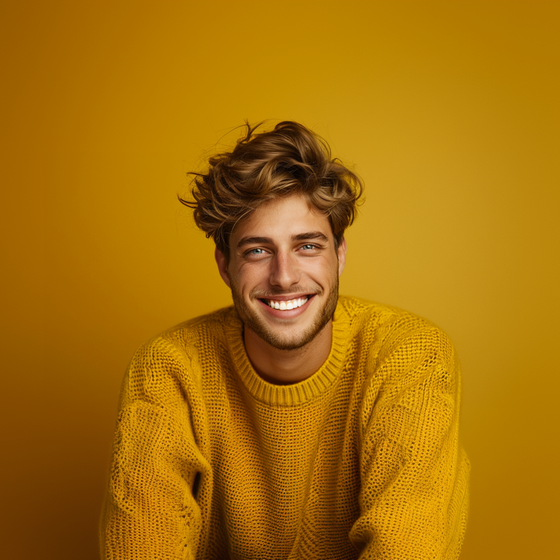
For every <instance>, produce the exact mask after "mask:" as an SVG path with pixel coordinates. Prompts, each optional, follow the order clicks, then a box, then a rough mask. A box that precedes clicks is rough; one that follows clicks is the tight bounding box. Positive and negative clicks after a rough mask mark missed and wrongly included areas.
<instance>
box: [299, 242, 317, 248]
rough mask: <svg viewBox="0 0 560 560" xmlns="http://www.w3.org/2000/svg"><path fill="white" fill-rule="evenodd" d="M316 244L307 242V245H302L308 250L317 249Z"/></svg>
mask: <svg viewBox="0 0 560 560" xmlns="http://www.w3.org/2000/svg"><path fill="white" fill-rule="evenodd" d="M315 248H316V247H315V245H312V244H311V243H306V244H305V245H303V246H302V249H306V250H310V249H315Z"/></svg>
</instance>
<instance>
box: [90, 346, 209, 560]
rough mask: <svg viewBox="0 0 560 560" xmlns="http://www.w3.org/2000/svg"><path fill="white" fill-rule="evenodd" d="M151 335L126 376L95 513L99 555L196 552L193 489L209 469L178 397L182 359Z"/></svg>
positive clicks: (199, 515) (122, 558)
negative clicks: (105, 484) (99, 512)
mask: <svg viewBox="0 0 560 560" xmlns="http://www.w3.org/2000/svg"><path fill="white" fill-rule="evenodd" d="M170 346H171V345H170V344H169V343H166V342H165V341H161V340H160V341H156V342H155V343H152V344H151V345H149V346H147V347H144V348H142V349H141V350H140V351H139V352H138V353H137V354H136V356H135V357H134V359H133V361H132V363H131V365H130V368H129V370H128V373H127V376H126V377H125V381H124V386H123V392H122V397H121V410H120V414H119V417H118V421H117V430H116V435H115V441H114V447H113V458H112V466H111V472H110V480H109V489H108V492H107V496H106V499H105V506H104V512H103V516H102V519H101V532H100V540H101V557H102V558H103V559H104V560H105V559H107V560H108V559H119V560H127V559H137V558H162V559H163V558H165V559H179V558H180V559H190V558H195V556H196V552H197V549H198V547H199V540H200V534H201V526H202V522H203V521H202V519H203V512H202V511H201V507H200V506H199V504H198V503H197V500H196V499H195V498H196V496H194V495H193V491H192V489H193V485H194V484H195V479H196V478H197V473H200V472H203V471H208V470H209V469H208V464H207V462H206V461H205V460H204V458H203V457H202V455H201V453H200V451H199V449H198V446H197V445H196V442H195V437H194V434H193V428H192V422H191V414H190V410H189V403H187V402H185V396H184V395H185V393H186V394H188V393H189V391H188V390H187V391H185V383H184V379H185V372H186V363H187V362H186V360H184V359H182V358H181V356H180V355H179V354H178V353H177V352H175V353H173V352H172V351H170V349H169V347H170Z"/></svg>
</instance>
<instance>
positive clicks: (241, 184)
mask: <svg viewBox="0 0 560 560" xmlns="http://www.w3.org/2000/svg"><path fill="white" fill-rule="evenodd" d="M261 124H262V123H260V124H258V125H256V126H250V124H249V123H248V122H247V123H246V132H245V134H244V136H243V137H242V138H241V139H240V140H238V142H237V144H236V146H235V148H234V149H233V150H232V151H231V152H225V153H221V154H217V155H215V156H213V157H211V158H209V160H208V164H209V166H208V170H207V171H206V172H205V173H196V172H192V173H189V175H193V176H194V179H193V186H192V189H191V194H192V199H191V200H187V199H184V198H181V197H179V200H180V202H181V203H182V204H184V205H185V206H188V207H189V208H192V209H194V220H195V222H196V225H197V226H198V227H199V228H200V229H201V230H202V231H204V232H205V234H206V237H212V238H213V239H214V242H215V243H216V246H217V248H218V249H219V250H220V251H221V252H222V253H223V254H224V255H225V257H226V259H229V237H230V235H231V232H232V231H233V229H234V227H235V225H236V224H238V223H239V222H240V221H241V220H243V219H244V218H246V217H247V216H249V214H250V213H251V212H253V211H254V210H255V209H256V208H258V207H259V206H260V205H261V204H264V203H265V202H269V201H271V200H274V199H276V198H280V197H286V196H290V195H292V194H302V195H303V196H305V197H306V198H307V200H308V201H309V203H310V204H312V205H313V206H314V207H315V208H317V209H318V210H319V211H321V212H323V213H324V214H325V216H327V218H328V220H329V222H330V224H331V228H332V232H333V235H334V239H335V244H336V247H338V245H339V243H340V242H341V241H342V239H343V237H344V231H345V230H346V228H347V227H348V226H350V225H351V224H352V222H353V221H354V219H355V217H356V210H357V205H358V204H359V203H360V197H361V195H362V192H363V182H362V180H361V179H360V177H358V175H356V174H355V173H353V172H352V171H350V170H349V169H348V168H347V167H346V166H344V165H343V164H342V163H341V162H340V161H339V160H338V159H336V158H335V159H332V158H331V151H330V147H329V145H328V144H327V142H326V141H325V140H323V139H322V138H321V137H320V136H318V135H317V134H315V133H314V132H312V131H311V130H309V129H308V128H306V127H304V126H303V125H301V124H299V123H296V122H292V121H283V122H281V123H278V124H277V125H276V126H275V127H274V129H273V130H270V131H268V132H259V133H255V130H256V129H257V128H258V127H259V126H261Z"/></svg>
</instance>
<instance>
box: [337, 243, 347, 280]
mask: <svg viewBox="0 0 560 560" xmlns="http://www.w3.org/2000/svg"><path fill="white" fill-rule="evenodd" d="M337 255H338V275H339V276H340V275H341V274H342V271H343V270H344V265H345V264H346V239H344V238H342V241H341V242H340V243H339V244H338V249H337Z"/></svg>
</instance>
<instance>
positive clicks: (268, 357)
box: [243, 321, 332, 385]
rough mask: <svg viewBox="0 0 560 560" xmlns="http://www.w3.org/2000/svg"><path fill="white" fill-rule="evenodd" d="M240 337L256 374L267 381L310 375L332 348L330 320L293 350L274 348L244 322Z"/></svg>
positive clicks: (284, 382)
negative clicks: (309, 340)
mask: <svg viewBox="0 0 560 560" xmlns="http://www.w3.org/2000/svg"><path fill="white" fill-rule="evenodd" d="M243 338H244V342H245V349H246V351H247V355H248V356H249V360H250V361H251V364H252V365H253V367H254V368H255V371H256V372H257V373H258V374H259V376H260V377H262V378H263V379H264V380H265V381H268V382H269V383H274V384H276V385H290V384H292V383H298V382H300V381H304V380H305V379H307V378H308V377H311V376H312V375H313V374H314V373H315V372H316V371H317V370H318V369H319V368H320V367H321V366H322V365H323V364H324V363H325V361H326V359H327V358H328V356H329V353H330V351H331V344H332V321H329V322H328V323H327V324H326V325H325V327H324V328H323V329H322V330H321V331H320V332H319V333H318V334H317V336H316V337H315V338H314V339H313V340H312V341H311V342H309V343H307V344H306V345H305V346H302V347H301V348H296V349H294V350H279V349H278V348H274V347H273V346H271V345H270V344H268V343H267V342H265V341H264V340H263V339H262V338H261V337H260V336H258V335H257V334H256V333H255V332H254V331H252V330H251V329H250V328H249V327H247V326H245V328H244V331H243Z"/></svg>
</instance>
